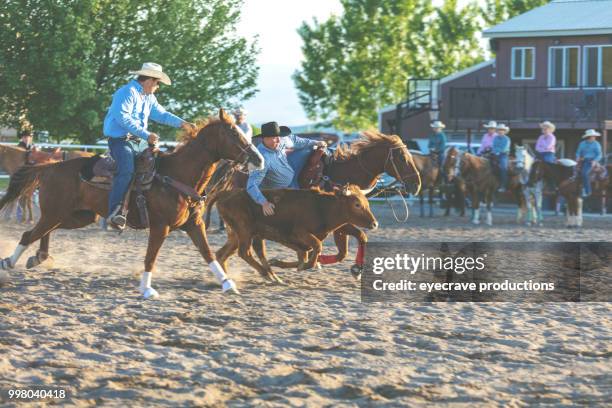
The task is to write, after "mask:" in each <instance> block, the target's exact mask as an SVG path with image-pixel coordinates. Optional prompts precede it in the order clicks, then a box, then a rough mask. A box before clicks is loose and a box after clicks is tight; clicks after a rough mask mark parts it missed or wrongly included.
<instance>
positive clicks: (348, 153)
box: [334, 130, 405, 161]
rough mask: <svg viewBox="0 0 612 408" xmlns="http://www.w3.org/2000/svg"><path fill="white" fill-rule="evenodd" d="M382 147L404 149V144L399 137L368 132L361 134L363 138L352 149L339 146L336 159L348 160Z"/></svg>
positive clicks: (353, 144) (335, 153) (352, 145)
mask: <svg viewBox="0 0 612 408" xmlns="http://www.w3.org/2000/svg"><path fill="white" fill-rule="evenodd" d="M380 146H385V147H388V148H394V147H404V146H405V145H404V142H402V139H400V137H399V136H397V135H385V134H384V133H380V132H378V131H376V130H367V131H365V132H362V133H361V138H360V139H359V140H358V141H356V142H354V143H352V144H351V147H350V148H347V147H345V146H344V145H338V148H337V149H336V151H335V152H334V159H335V160H339V161H344V160H348V159H350V158H351V157H353V156H355V155H358V154H360V153H363V152H366V151H368V150H371V149H375V148H377V147H380Z"/></svg>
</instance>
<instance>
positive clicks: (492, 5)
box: [482, 0, 549, 26]
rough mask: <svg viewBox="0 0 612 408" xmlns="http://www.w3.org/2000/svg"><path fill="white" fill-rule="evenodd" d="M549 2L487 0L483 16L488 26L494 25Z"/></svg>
mask: <svg viewBox="0 0 612 408" xmlns="http://www.w3.org/2000/svg"><path fill="white" fill-rule="evenodd" d="M548 2H549V0H486V1H485V4H484V6H483V8H482V16H483V18H484V20H485V23H486V25H487V26H494V25H496V24H499V23H501V22H503V21H505V20H508V19H510V18H512V17H514V16H518V15H519V14H523V13H525V12H527V11H529V10H531V9H533V8H536V7H539V6H543V5H544V4H546V3H548Z"/></svg>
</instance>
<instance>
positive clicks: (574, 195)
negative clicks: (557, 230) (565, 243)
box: [559, 162, 612, 228]
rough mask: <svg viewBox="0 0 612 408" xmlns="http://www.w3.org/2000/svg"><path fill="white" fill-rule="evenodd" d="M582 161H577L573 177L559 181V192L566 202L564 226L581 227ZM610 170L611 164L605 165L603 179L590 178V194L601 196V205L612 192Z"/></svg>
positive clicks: (611, 168)
mask: <svg viewBox="0 0 612 408" xmlns="http://www.w3.org/2000/svg"><path fill="white" fill-rule="evenodd" d="M581 166H582V162H579V163H578V165H577V166H576V169H575V174H574V176H573V177H568V178H566V179H565V180H562V181H561V182H560V183H559V193H560V194H561V195H562V196H563V197H564V198H565V201H566V204H567V210H566V215H567V221H566V226H567V227H569V228H572V227H582V221H583V219H582V204H583V199H582V188H583V185H582V184H583V183H582V176H581ZM611 171H612V165H610V164H609V165H608V166H607V176H606V177H605V178H603V179H595V180H591V191H592V193H591V196H592V197H601V198H602V205H604V203H605V200H604V199H605V197H606V196H608V195H610V194H612V190H611V186H612V184H611V183H610V172H611Z"/></svg>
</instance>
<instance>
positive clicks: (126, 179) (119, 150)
mask: <svg viewBox="0 0 612 408" xmlns="http://www.w3.org/2000/svg"><path fill="white" fill-rule="evenodd" d="M108 148H109V150H110V154H111V157H112V158H113V159H114V160H115V162H116V163H117V170H116V171H115V175H114V177H113V186H112V189H111V192H110V195H109V196H108V212H109V215H110V213H111V212H112V211H113V210H114V209H115V208H116V207H117V206H118V205H120V204H121V201H122V200H123V197H124V196H125V193H126V192H127V189H128V187H129V186H130V182H131V181H132V176H133V175H134V157H135V151H134V147H133V145H132V144H131V143H130V142H128V141H127V140H125V139H123V138H112V137H111V138H109V139H108Z"/></svg>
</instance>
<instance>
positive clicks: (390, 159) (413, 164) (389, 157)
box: [357, 143, 421, 195]
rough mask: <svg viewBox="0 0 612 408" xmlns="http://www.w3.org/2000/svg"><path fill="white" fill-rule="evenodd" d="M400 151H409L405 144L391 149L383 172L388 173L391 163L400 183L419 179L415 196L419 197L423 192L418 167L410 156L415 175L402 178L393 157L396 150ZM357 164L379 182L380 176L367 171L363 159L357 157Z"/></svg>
mask: <svg viewBox="0 0 612 408" xmlns="http://www.w3.org/2000/svg"><path fill="white" fill-rule="evenodd" d="M398 149H406V150H407V149H408V147H407V146H406V145H405V144H403V143H402V144H401V145H400V146H395V147H390V148H389V150H388V152H387V158H386V159H385V164H384V165H383V170H384V171H386V170H387V164H388V163H389V161H390V162H391V164H392V165H393V171H395V174H396V175H397V176H398V177H399V180H398V181H399V182H401V183H402V184H404V185H405V184H406V181H407V180H410V179H412V178H414V177H417V178H418V179H419V186H418V189H417V192H416V194H415V195H418V194H419V192H420V191H421V176H420V174H419V171H418V169H417V167H416V164H415V163H414V160H413V159H412V155H410V154H408V160H409V162H410V165H411V166H412V168H413V169H414V174H412V175H410V176H408V177H406V178H405V179H404V178H403V177H402V176H401V173H400V172H399V169H398V168H397V164H396V163H395V157H394V156H393V151H394V150H398ZM357 162H358V163H359V166H360V167H361V168H362V169H363V170H364V171H365V172H366V173H367V174H369V175H370V176H372V177H374V178H375V179H376V180H378V177H379V175H376V174H374V173H372V172H371V171H370V170H368V169H367V167H365V166H364V165H363V163H362V162H361V158H360V157H359V156H357Z"/></svg>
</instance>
